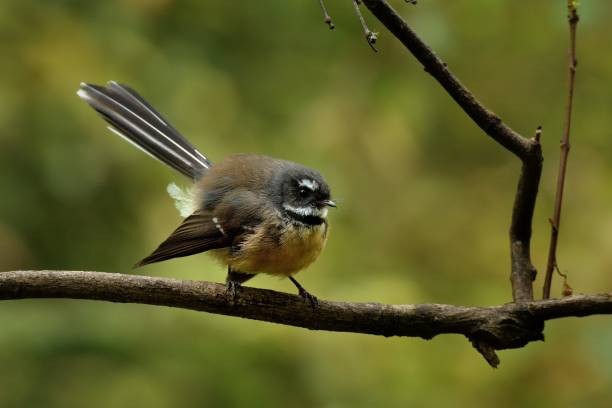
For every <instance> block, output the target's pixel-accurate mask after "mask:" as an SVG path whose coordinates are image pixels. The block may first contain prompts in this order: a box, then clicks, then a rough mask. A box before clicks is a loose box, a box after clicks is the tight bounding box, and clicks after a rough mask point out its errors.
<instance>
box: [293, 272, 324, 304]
mask: <svg viewBox="0 0 612 408" xmlns="http://www.w3.org/2000/svg"><path fill="white" fill-rule="evenodd" d="M289 279H291V282H293V284H294V285H295V287H296V288H297V289H298V294H299V295H300V297H301V298H302V299H304V301H305V302H308V303H310V306H312V308H313V309H316V308H317V307H318V306H319V300H318V299H317V297H316V296H315V295H312V294H310V293H309V292H308V291H307V290H306V289H304V287H303V286H302V285H300V284H299V282H298V281H296V280H295V279H294V278H293V277H292V276H290V277H289Z"/></svg>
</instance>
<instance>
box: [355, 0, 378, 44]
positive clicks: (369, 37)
mask: <svg viewBox="0 0 612 408" xmlns="http://www.w3.org/2000/svg"><path fill="white" fill-rule="evenodd" d="M360 4H361V1H360V0H353V5H354V6H355V13H357V17H359V21H360V22H361V27H363V33H364V34H365V38H366V41H367V42H368V45H369V46H370V48H372V50H373V51H374V52H378V50H377V49H376V47H375V46H374V45H375V44H376V41H377V40H378V33H375V32H374V31H371V30H370V29H369V28H368V25H367V24H366V22H365V19H364V18H363V14H361V10H360V9H359V5H360Z"/></svg>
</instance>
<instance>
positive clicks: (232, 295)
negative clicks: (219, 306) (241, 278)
mask: <svg viewBox="0 0 612 408" xmlns="http://www.w3.org/2000/svg"><path fill="white" fill-rule="evenodd" d="M225 287H226V290H227V297H228V298H229V301H230V303H231V304H232V305H233V304H234V302H235V301H236V298H237V297H238V292H240V288H241V287H242V285H240V282H236V281H234V280H228V281H227V282H225Z"/></svg>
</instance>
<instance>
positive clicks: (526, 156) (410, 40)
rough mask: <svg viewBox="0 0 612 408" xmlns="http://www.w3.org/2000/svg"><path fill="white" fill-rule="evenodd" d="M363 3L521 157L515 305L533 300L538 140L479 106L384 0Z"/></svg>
mask: <svg viewBox="0 0 612 408" xmlns="http://www.w3.org/2000/svg"><path fill="white" fill-rule="evenodd" d="M363 3H364V4H365V5H366V7H367V8H368V9H369V10H370V11H371V12H372V14H373V15H374V16H375V17H376V18H377V19H378V20H379V21H380V22H381V23H382V24H383V25H384V26H385V27H387V29H388V30H389V31H390V32H391V33H392V34H393V35H394V36H395V37H396V38H397V39H398V40H400V41H401V43H402V44H404V46H405V47H406V48H407V49H408V51H410V52H411V53H412V55H414V57H415V58H416V59H417V60H418V61H419V62H420V63H421V64H423V67H424V68H425V71H427V72H428V73H429V74H430V75H431V76H432V77H433V78H434V79H435V80H436V81H438V83H440V85H442V87H443V88H444V89H445V90H446V92H447V93H448V94H449V95H450V96H451V97H452V98H453V99H454V100H455V102H457V104H458V105H459V106H460V107H461V108H462V109H463V110H464V111H465V113H466V114H467V115H468V116H469V117H470V118H471V119H472V120H473V121H474V123H476V124H477V125H478V126H479V127H480V128H481V129H482V130H483V131H484V132H485V133H486V134H487V135H489V136H490V137H491V138H492V139H493V140H495V141H496V142H498V143H499V144H501V145H502V146H503V147H505V148H506V149H507V150H509V151H511V152H512V153H514V154H515V155H516V156H517V157H518V158H520V159H521V161H522V168H521V176H520V179H519V183H518V189H517V193H516V197H515V201H514V207H513V211H512V223H511V226H510V256H511V274H510V281H511V283H512V297H513V299H514V301H515V302H528V301H531V300H533V281H534V279H535V275H536V269H535V267H534V266H533V264H532V262H531V255H530V242H531V224H532V218H533V210H534V207H535V201H536V197H537V193H538V185H539V182H540V175H541V173H542V161H543V158H542V149H541V147H540V143H539V140H538V139H537V138H534V139H528V138H525V137H523V136H521V135H520V134H518V133H517V132H515V131H514V130H512V129H511V128H510V127H509V126H508V125H506V124H505V123H504V122H502V120H501V119H500V118H499V116H497V115H496V114H495V113H493V112H492V111H490V110H489V109H487V108H486V107H485V106H484V105H483V104H482V103H480V102H479V101H478V100H477V99H476V98H475V97H474V95H473V94H472V93H471V92H470V91H469V90H468V89H467V88H466V87H465V86H464V85H463V84H462V83H461V82H460V81H459V80H458V79H457V77H455V76H454V75H453V73H452V72H451V71H450V70H449V69H448V66H447V65H446V64H445V63H444V62H443V61H442V60H441V59H440V58H438V56H437V55H436V54H435V53H434V52H433V51H432V50H431V48H429V46H428V45H427V44H425V42H424V41H423V40H422V39H421V38H420V37H419V36H418V35H417V34H416V33H415V32H414V31H413V30H412V28H410V26H409V25H408V23H406V21H405V20H404V19H402V17H401V16H400V15H399V14H397V12H396V11H395V10H394V9H393V8H392V7H391V6H390V5H389V4H388V3H387V2H386V1H385V0H363Z"/></svg>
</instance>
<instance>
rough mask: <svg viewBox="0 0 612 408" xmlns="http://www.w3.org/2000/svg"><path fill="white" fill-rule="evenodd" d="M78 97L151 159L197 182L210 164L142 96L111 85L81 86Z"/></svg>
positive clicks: (131, 90) (114, 130)
mask: <svg viewBox="0 0 612 408" xmlns="http://www.w3.org/2000/svg"><path fill="white" fill-rule="evenodd" d="M77 95H78V96H79V97H80V98H81V99H83V100H84V101H85V102H87V103H88V104H89V105H90V106H91V107H92V108H94V109H95V110H96V111H97V112H98V113H99V114H100V115H101V116H102V118H104V120H106V121H107V122H108V123H109V124H110V126H109V127H108V128H109V129H110V130H111V131H113V133H116V134H117V135H119V136H121V137H122V138H124V139H125V140H127V141H128V142H130V143H132V144H133V145H135V146H136V147H138V148H139V149H141V150H143V151H144V152H145V153H147V154H149V155H150V156H152V157H154V158H156V159H158V160H160V161H162V162H163V163H166V164H167V165H168V166H170V167H172V168H173V169H175V170H177V171H179V172H181V173H182V174H184V175H185V176H187V177H189V178H191V179H193V180H195V179H197V178H199V177H201V176H202V175H203V174H204V173H205V172H206V171H207V170H208V169H209V168H210V166H211V162H210V161H209V160H208V159H207V158H206V156H204V155H203V154H202V153H200V152H199V151H198V149H196V148H195V147H194V146H193V145H192V144H191V143H189V141H188V140H187V139H185V137H183V136H182V135H181V134H180V133H179V132H178V131H177V130H176V129H174V128H173V127H172V126H171V125H170V124H169V123H168V122H167V121H166V120H165V119H164V118H162V116H161V115H160V114H159V113H157V111H156V110H155V109H153V107H151V105H149V104H148V103H147V102H146V101H145V100H144V99H143V98H142V97H141V96H140V95H138V94H137V93H136V92H135V91H134V90H133V89H131V88H130V87H128V86H125V85H121V84H118V83H117V82H114V81H111V82H109V83H108V84H107V86H105V87H104V86H99V85H92V84H86V83H81V87H80V89H79V90H78V92H77Z"/></svg>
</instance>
